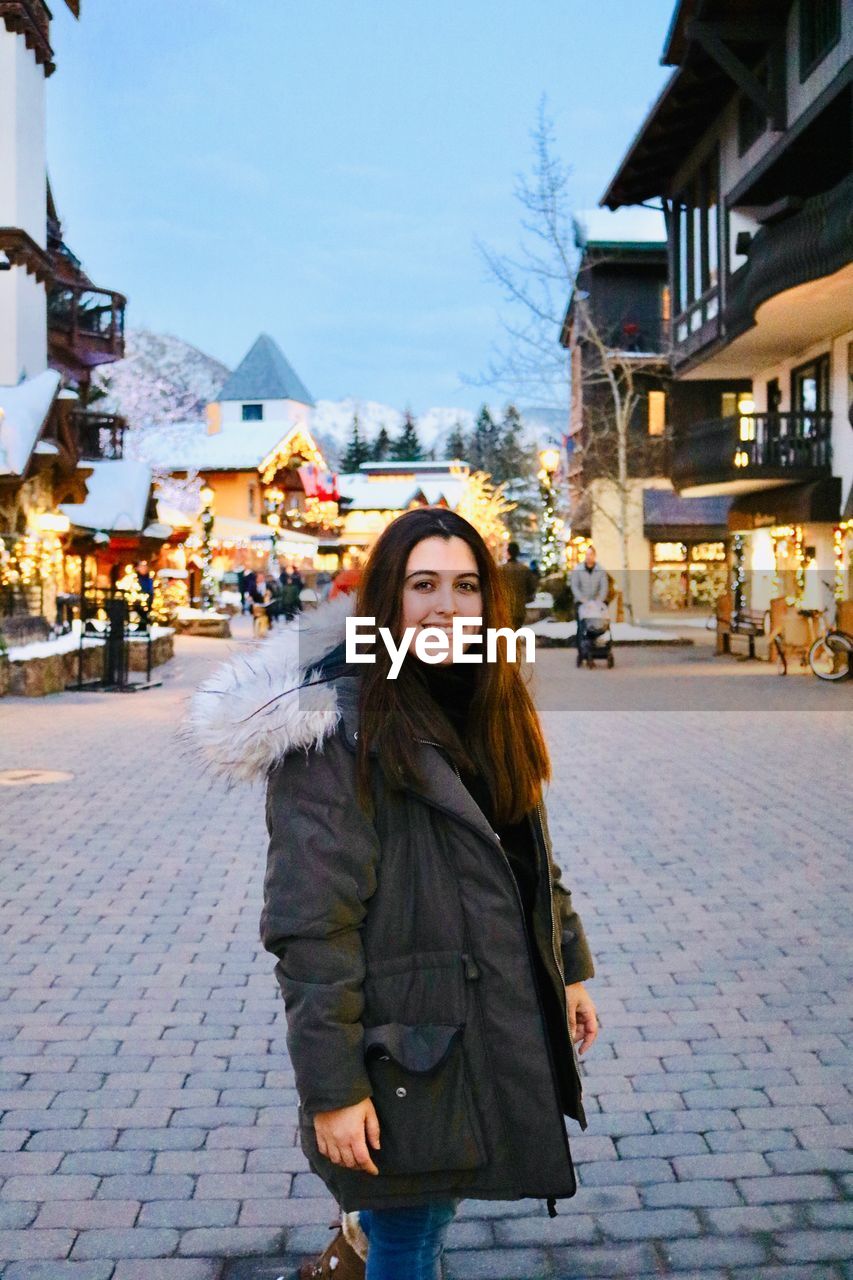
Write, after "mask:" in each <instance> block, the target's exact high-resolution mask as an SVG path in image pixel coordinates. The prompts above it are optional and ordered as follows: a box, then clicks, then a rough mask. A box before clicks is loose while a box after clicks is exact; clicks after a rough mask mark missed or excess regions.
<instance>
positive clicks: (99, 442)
mask: <svg viewBox="0 0 853 1280" xmlns="http://www.w3.org/2000/svg"><path fill="white" fill-rule="evenodd" d="M71 426H72V429H73V430H74V431H75V432H76V435H77V446H78V450H79V457H80V459H81V461H85V462H104V461H107V460H113V459H115V458H123V457H124V433H125V431H126V429H127V423H126V422H125V420H124V418H122V417H119V415H118V414H117V413H90V412H87V411H85V410H78V411H77V412H75V413H72V414H71Z"/></svg>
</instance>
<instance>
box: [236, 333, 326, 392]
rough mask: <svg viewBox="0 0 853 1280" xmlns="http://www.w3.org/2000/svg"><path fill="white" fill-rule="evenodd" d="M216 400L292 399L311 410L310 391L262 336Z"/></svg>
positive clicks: (279, 350) (267, 336)
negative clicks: (309, 407)
mask: <svg viewBox="0 0 853 1280" xmlns="http://www.w3.org/2000/svg"><path fill="white" fill-rule="evenodd" d="M217 400H295V401H297V403H299V404H307V405H310V406H311V407H312V408H313V405H314V401H313V400H312V399H311V392H310V391H309V390H308V389H307V387H306V386H305V384H304V382H302V381H301V379H300V378H299V376H298V375H297V373H296V372H295V370H294V369H293V367H292V366H291V365H290V364H289V362H288V360H287V358H286V357H285V355H284V353H283V351H282V350H281V348H280V347H279V346H278V344H277V343H276V342H274V341H273V339H272V338H271V337H270V336H269V334H266V333H262V334H261V336H260V337H259V338H258V339H257V341H256V342H255V344H254V346H253V347H252V349H251V350H250V351H249V352H248V354H247V355H245V356H244V357H243V359H242V360H241V362H240V364H239V365H238V366H237V368H236V369H235V370H234V372H233V373H232V374H231V376H230V378H228V380H227V381H226V383H225V385H224V387H223V388H222V390H221V391H220V393H219V395H218V396H217Z"/></svg>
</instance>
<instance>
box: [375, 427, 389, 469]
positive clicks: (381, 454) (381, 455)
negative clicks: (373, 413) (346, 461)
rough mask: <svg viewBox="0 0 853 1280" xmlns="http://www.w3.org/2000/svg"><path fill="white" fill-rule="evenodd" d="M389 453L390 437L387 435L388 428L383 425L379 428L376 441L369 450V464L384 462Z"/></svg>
mask: <svg viewBox="0 0 853 1280" xmlns="http://www.w3.org/2000/svg"><path fill="white" fill-rule="evenodd" d="M390 452H391V437H390V436H389V434H388V428H387V427H386V426H385V423H384V422H383V423H382V426H381V427H380V428H379V432H378V434H377V436H376V439H375V440H374V441H373V445H372V447H371V450H370V460H371V462H385V461H386V459H387V458H388V455H389V454H390Z"/></svg>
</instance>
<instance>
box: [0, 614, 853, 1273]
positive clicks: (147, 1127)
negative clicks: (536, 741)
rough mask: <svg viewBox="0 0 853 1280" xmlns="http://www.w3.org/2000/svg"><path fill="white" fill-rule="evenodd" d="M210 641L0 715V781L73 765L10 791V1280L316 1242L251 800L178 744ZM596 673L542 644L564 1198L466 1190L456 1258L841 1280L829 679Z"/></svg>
mask: <svg viewBox="0 0 853 1280" xmlns="http://www.w3.org/2000/svg"><path fill="white" fill-rule="evenodd" d="M226 649H227V646H225V645H223V644H221V643H220V642H215V641H205V640H187V639H184V640H180V641H179V643H178V656H177V658H176V660H175V661H174V662H173V663H172V664H171V666H170V667H169V668H166V674H165V677H164V679H165V683H164V687H163V688H162V689H157V690H154V691H150V692H146V693H140V694H136V695H133V696H121V695H98V694H84V695H62V696H60V697H55V698H50V699H45V700H40V701H29V702H26V703H25V702H24V701H22V700H6V701H4V702H3V703H0V770H2V769H12V768H14V769H49V770H57V771H65V772H67V773H68V774H70V775H71V776H70V777H69V778H68V779H67V780H65V781H57V782H55V783H53V784H52V785H22V786H10V787H4V786H0V830H2V832H3V853H2V860H0V1000H2V1004H0V1113H2V1114H0V1275H2V1278H3V1280H72V1278H73V1280H276V1278H277V1277H280V1276H284V1277H286V1278H287V1280H291V1277H292V1275H293V1273H294V1267H295V1264H296V1262H297V1261H298V1260H299V1259H300V1258H301V1257H302V1256H304V1255H305V1253H308V1252H311V1251H313V1250H315V1249H317V1248H318V1247H323V1246H325V1244H326V1243H327V1241H328V1239H329V1237H330V1232H329V1230H328V1223H329V1222H330V1221H331V1219H332V1216H333V1211H334V1206H333V1204H332V1202H331V1200H330V1199H329V1198H328V1196H327V1195H326V1194H325V1191H324V1189H323V1188H322V1186H321V1184H320V1183H319V1181H318V1180H317V1179H316V1178H315V1177H314V1176H313V1175H312V1174H310V1173H309V1172H308V1171H307V1166H306V1162H305V1160H304V1158H303V1156H302V1153H301V1151H300V1150H299V1148H298V1146H296V1145H295V1117H296V1095H295V1092H294V1089H293V1077H292V1073H291V1070H290V1066H289V1063H288V1059H287V1053H286V1047H285V1020H284V1006H283V1004H282V1003H281V1001H280V999H278V996H277V987H276V984H275V979H274V977H273V972H272V969H273V964H274V961H273V958H272V957H271V956H270V955H268V954H267V953H266V952H264V951H263V950H262V949H261V947H260V944H259V942H258V939H257V927H258V913H259V909H260V894H261V881H262V874H263V863H264V858H265V833H264V825H263V805H262V797H261V794H260V792H259V791H253V790H249V789H239V790H234V791H232V792H230V793H227V792H226V791H225V790H224V789H223V787H222V785H221V784H220V783H219V782H218V781H215V780H213V779H210V778H206V777H203V776H201V775H199V773H198V772H197V770H196V769H195V767H194V763H193V760H192V758H191V757H188V756H187V754H186V748H184V747H182V745H181V744H180V742H179V741H178V740H177V738H176V736H175V730H176V726H177V724H178V722H179V719H180V715H181V711H182V705H183V700H184V698H185V697H186V694H187V692H188V691H189V689H190V688H192V686H193V685H194V684H195V683H196V682H197V681H198V680H199V679H201V678H202V676H203V675H204V673H205V672H206V670H207V669H208V668H209V666H210V664H211V662H213V661H215V660H217V659H219V658H221V657H223V656H224V654H225V652H226ZM617 664H618V665H617V669H616V670H615V671H613V672H607V671H605V670H603V669H602V670H597V671H596V672H588V671H585V670H584V671H576V670H575V668H574V654H573V653H571V652H569V651H566V650H547V651H544V652H542V653H541V654H540V655H539V659H538V663H537V685H538V688H539V690H540V704H541V706H542V708H543V712H544V716H545V722H546V726H547V730H548V734H549V739H550V742H551V746H552V750H553V754H554V762H555V775H556V776H555V781H554V784H553V787H552V791H551V796H550V803H549V808H550V812H551V815H552V826H553V830H554V836H555V843H556V846H557V852H558V855H559V856H560V858H561V861H562V863H563V865H564V867H565V869H566V872H567V879H568V882H569V883H570V884H571V885H573V886H574V888H575V895H576V901H577V905H578V906H579V908H580V909H581V911H582V914H583V917H584V920H585V923H586V926H587V931H588V933H589V936H590V942H591V944H592V948H593V952H594V955H595V957H596V961H597V965H598V977H597V978H595V979H594V980H593V981H592V982H591V983H590V990H591V991H592V992H593V994H594V996H595V998H596V1001H597V1003H598V1006H599V1011H600V1013H601V1017H602V1019H603V1029H602V1031H601V1035H600V1037H599V1041H598V1043H597V1044H596V1045H595V1047H594V1049H593V1050H592V1052H591V1054H590V1056H589V1059H588V1065H587V1066H586V1069H585V1098H586V1100H587V1110H588V1113H589V1116H590V1125H589V1128H588V1129H587V1131H586V1132H585V1133H583V1134H581V1132H580V1130H579V1129H578V1127H577V1126H576V1125H574V1124H573V1123H570V1125H569V1129H570V1137H571V1141H572V1150H573V1153H574V1155H575V1158H576V1161H577V1163H578V1167H579V1180H580V1182H581V1187H580V1191H579V1193H578V1195H577V1196H576V1197H575V1198H574V1199H573V1200H569V1201H561V1202H559V1204H558V1216H557V1217H556V1218H554V1219H549V1218H548V1217H547V1214H546V1211H545V1205H544V1203H540V1202H537V1201H529V1200H528V1201H520V1202H514V1203H511V1204H487V1203H481V1202H474V1201H471V1202H465V1203H463V1205H462V1208H461V1212H460V1216H459V1219H458V1221H457V1222H456V1223H455V1224H454V1226H453V1228H452V1229H451V1235H450V1246H451V1247H450V1250H449V1253H448V1275H449V1277H451V1280H475V1278H482V1280H490V1278H492V1280H521V1278H522V1277H538V1278H541V1280H545V1278H549V1280H555V1278H561V1280H587V1278H589V1277H599V1276H605V1277H616V1276H629V1277H635V1278H638V1280H639V1278H642V1280H651V1278H652V1277H659V1276H661V1275H669V1274H672V1275H675V1276H678V1277H681V1278H682V1280H689V1278H691V1277H692V1278H694V1280H695V1278H698V1277H702V1280H722V1278H723V1277H729V1280H732V1278H733V1277H740V1278H741V1280H752V1277H761V1278H762V1280H842V1278H843V1277H848V1278H849V1277H851V1276H853V1269H851V1266H850V1263H849V1259H850V1258H851V1257H853V1214H851V1212H850V1209H849V1202H848V1203H847V1204H845V1202H844V1199H843V1194H844V1191H845V1181H846V1185H847V1189H848V1190H849V1188H850V1186H851V1179H853V1156H851V1155H849V1154H845V1150H844V1148H845V1147H848V1148H849V1146H850V1142H851V1129H853V1107H851V1098H850V1086H851V1079H852V1078H853V1076H852V1075H851V1070H850V1067H851V1052H850V1046H851V1024H850V1017H849V998H850V968H849V936H850V927H849V922H850V918H851V914H850V908H851V903H850V889H849V858H850V841H851V830H853V822H851V817H853V814H851V802H850V777H851V763H853V734H851V728H850V726H851V718H850V710H851V705H852V704H853V699H851V694H853V684H851V685H850V686H849V687H848V688H847V689H826V688H823V687H819V686H818V684H817V682H816V681H813V680H811V679H806V678H804V677H796V678H791V679H789V681H787V682H786V681H783V680H779V679H778V677H775V676H773V675H772V674H771V673H770V672H769V671H768V670H765V669H763V668H759V667H757V666H755V665H754V664H739V663H735V662H725V661H722V662H715V661H714V659H713V658H711V657H710V655H709V654H708V653H707V651H705V650H698V651H697V650H676V649H671V650H664V651H655V652H652V651H649V650H634V651H631V652H626V651H623V650H617ZM786 699H787V701H786ZM714 707H722V708H724V709H722V710H715V709H713V708H714ZM578 708H582V709H578ZM608 708H611V709H608ZM637 708H648V709H637ZM765 708H772V709H765ZM10 837H11V838H10ZM845 949H847V951H848V955H847V957H845ZM845 959H847V962H848V965H847V968H846V970H845ZM401 1280H402V1278H401Z"/></svg>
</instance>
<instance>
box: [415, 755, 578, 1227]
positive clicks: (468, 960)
mask: <svg viewBox="0 0 853 1280" xmlns="http://www.w3.org/2000/svg"><path fill="white" fill-rule="evenodd" d="M415 741H416V742H422V743H424V744H425V745H426V746H428V747H436V748H437V749H438V750H439V751H441V752H442V754H443V752H444V748H443V747H442V745H441V743H440V742H432V741H430V740H429V739H428V738H416V739H415ZM444 758H447V757H444ZM448 762H449V764H450V766H451V768H452V769H453V772H454V773H455V774H456V777H457V778H458V779H459V781H460V783H462V786H464V785H465V784H464V782H462V775H461V773H460V772H459V770H458V768H457V767H456V763H455V761H454V760H449V761H448ZM441 807H442V806H440V805H439V806H437V808H441ZM538 808H539V806H538V805H537V811H538ZM444 812H446V813H447V812H448V810H444ZM450 816H458V815H452V814H451V815H450ZM465 825H466V826H471V824H470V823H466V824H465ZM471 829H472V830H474V831H476V834H477V835H481V836H482V832H480V831H477V830H476V828H474V827H472V828H471ZM540 833H541V836H542V842H543V844H544V842H545V831H544V828H542V827H541V825H540ZM492 835H493V836H494V837H495V842H496V844H497V846H498V849H499V850H500V854H501V858H502V859H503V861H504V863H505V864H506V869H507V871H508V873H509V878H510V880H511V881H512V887H513V890H514V892H515V900H516V902H517V904H518V911H519V915H520V916H521V929H522V933H523V934H524V942H525V946H526V948H527V962H528V964H529V966H530V976H531V979H532V981H533V990H534V993H536V1003H537V1005H538V1006H539V1017H540V1019H541V1022H542V1031H543V1037H544V1040H545V1049H546V1052H547V1054H548V1066H549V1067H550V1069H551V1083H552V1085H553V1088H554V1100H555V1102H557V1103H558V1106H557V1112H558V1116H559V1128H560V1132H561V1134H562V1135H563V1146H564V1147H565V1149H566V1159H567V1160H568V1163H569V1168H570V1169H571V1170H572V1176H573V1178H574V1164H573V1162H572V1153H571V1151H570V1149H569V1140H568V1138H567V1137H566V1125H565V1121H564V1119H563V1111H562V1107H561V1106H560V1105H559V1098H560V1084H559V1080H558V1078H557V1071H556V1067H555V1066H554V1058H553V1054H552V1052H551V1042H550V1040H549V1038H548V1024H547V1021H546V1018H545V1013H544V1010H543V1009H542V1005H541V1001H540V1000H539V994H538V990H537V985H536V967H535V965H534V962H533V953H532V950H531V946H530V939H529V937H528V936H527V921H526V919H525V915H524V902H523V901H522V898H521V892H520V891H519V888H518V881H517V880H516V878H515V875H514V873H513V870H512V866H511V865H510V861H509V858H508V857H507V856H506V854H505V853H504V848H503V844H502V843H501V838H500V836H499V835H498V833H497V831H492ZM483 839H485V837H483ZM548 900H549V914H550V917H551V951H552V954H554V957H555V959H556V953H555V952H554V928H555V924H554V902H553V895H552V894H551V892H550V889H549V893H548ZM465 931H466V936H467V921H466V924H465ZM463 960H464V962H465V965H466V968H465V976H466V977H468V976H469V974H468V965H469V964H473V966H474V969H476V976H477V977H479V976H480V971H479V969H478V968H477V965H476V962H474V960H473V957H472V956H471V955H470V954H466V955H465V956H463ZM557 972H558V973H559V972H561V965H559V964H558V965H557ZM574 1180H575V1183H577V1179H576V1178H575V1179H574ZM547 1205H548V1215H549V1217H551V1218H554V1217H556V1215H557V1208H556V1204H555V1201H554V1198H553V1197H552V1196H551V1197H549V1198H548V1201H547Z"/></svg>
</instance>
